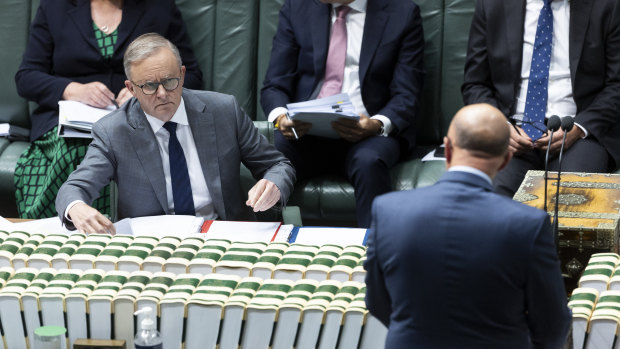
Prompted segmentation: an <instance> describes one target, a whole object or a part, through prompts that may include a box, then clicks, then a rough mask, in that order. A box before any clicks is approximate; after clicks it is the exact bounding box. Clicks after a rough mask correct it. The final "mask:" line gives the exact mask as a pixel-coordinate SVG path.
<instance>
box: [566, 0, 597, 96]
mask: <svg viewBox="0 0 620 349" xmlns="http://www.w3.org/2000/svg"><path fill="white" fill-rule="evenodd" d="M591 10H592V0H571V1H570V24H569V28H570V29H569V31H570V33H569V36H568V40H569V43H568V56H569V59H570V63H569V64H570V76H571V81H572V84H573V90H574V87H575V74H576V72H577V66H578V65H579V59H580V58H581V51H582V50H583V42H584V39H585V35H586V28H588V22H589V21H590V11H591Z"/></svg>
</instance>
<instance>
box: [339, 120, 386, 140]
mask: <svg viewBox="0 0 620 349" xmlns="http://www.w3.org/2000/svg"><path fill="white" fill-rule="evenodd" d="M332 127H333V128H334V130H336V132H338V134H339V135H340V137H342V139H344V140H347V141H349V142H352V143H355V142H359V141H361V140H362V139H366V138H368V137H370V136H376V135H377V134H378V133H379V131H380V130H381V121H379V120H374V119H371V118H369V117H368V115H363V114H360V119H359V121H358V120H351V119H345V118H340V119H338V120H337V121H334V122H332Z"/></svg>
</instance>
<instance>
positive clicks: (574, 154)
mask: <svg viewBox="0 0 620 349" xmlns="http://www.w3.org/2000/svg"><path fill="white" fill-rule="evenodd" d="M462 91H463V99H464V101H465V104H473V103H489V104H491V105H493V106H495V107H497V108H498V109H500V110H501V111H502V112H503V113H504V115H506V116H507V117H508V119H509V120H510V121H511V123H513V124H516V125H515V127H514V128H513V129H512V130H511V141H510V150H511V152H512V153H513V154H515V156H514V158H513V161H512V162H511V163H510V164H509V165H508V167H507V168H506V169H505V170H503V171H501V172H500V173H499V174H498V175H497V177H496V178H495V181H494V187H495V190H496V191H497V192H499V193H501V194H504V195H509V196H512V195H513V194H514V193H515V192H516V191H517V189H518V188H519V185H520V184H521V182H522V180H523V178H524V176H525V173H526V172H527V171H528V170H531V169H542V168H543V167H544V156H545V151H546V149H547V144H548V140H549V138H548V137H547V135H546V134H544V133H543V134H542V135H541V132H540V131H538V129H541V130H543V131H544V130H545V129H546V128H545V126H544V119H545V117H549V116H551V115H558V116H560V117H563V116H571V117H574V121H575V125H576V127H574V128H573V129H572V130H571V131H570V132H568V134H567V136H566V146H565V148H564V155H563V163H562V170H565V171H577V172H608V171H610V170H613V169H614V168H616V167H617V166H618V165H620V3H619V2H618V1H616V0H596V1H593V0H572V1H568V0H515V1H502V0H478V2H477V5H476V12H475V14H474V19H473V22H472V25H471V31H470V36H469V47H468V52H467V62H466V64H465V80H464V84H463V87H462ZM563 134H564V132H562V131H559V132H556V133H555V134H554V136H553V140H552V143H551V153H552V154H555V155H556V156H555V157H553V158H552V159H551V162H550V168H551V169H552V170H557V167H558V159H557V153H558V152H559V149H560V146H561V143H562V137H563Z"/></svg>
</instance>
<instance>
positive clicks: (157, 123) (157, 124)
mask: <svg viewBox="0 0 620 349" xmlns="http://www.w3.org/2000/svg"><path fill="white" fill-rule="evenodd" d="M144 115H146V120H147V121H148V122H149V125H151V128H152V129H153V133H157V131H159V130H160V129H161V128H162V127H164V124H165V122H163V121H161V120H160V119H158V118H156V117H154V116H152V115H149V114H147V113H144ZM170 121H172V122H176V123H177V124H181V125H186V126H187V125H189V121H187V111H186V110H185V102H184V101H183V97H181V103H179V107H178V108H177V111H176V112H174V115H172V119H170Z"/></svg>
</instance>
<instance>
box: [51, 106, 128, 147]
mask: <svg viewBox="0 0 620 349" xmlns="http://www.w3.org/2000/svg"><path fill="white" fill-rule="evenodd" d="M114 110H116V107H114V106H109V107H107V108H95V107H91V106H90V105H87V104H84V103H81V102H76V101H59V102H58V136H59V137H66V138H93V137H92V135H91V134H90V131H91V130H92V128H93V124H94V123H95V122H97V121H98V120H99V119H101V118H102V117H104V116H106V115H108V114H109V113H111V112H113V111H114Z"/></svg>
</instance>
